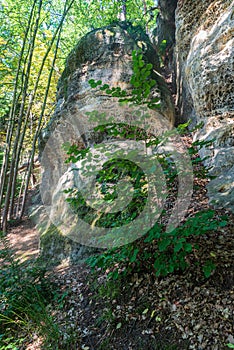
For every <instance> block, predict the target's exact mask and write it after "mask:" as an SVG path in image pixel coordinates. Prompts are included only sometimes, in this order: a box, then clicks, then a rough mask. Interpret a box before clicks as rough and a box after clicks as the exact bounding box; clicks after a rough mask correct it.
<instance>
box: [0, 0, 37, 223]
mask: <svg viewBox="0 0 234 350" xmlns="http://www.w3.org/2000/svg"><path fill="white" fill-rule="evenodd" d="M36 3H37V0H34V3H33V5H32V8H31V12H30V15H29V21H28V25H27V27H26V31H25V35H24V40H23V43H22V48H21V51H20V55H19V62H18V66H17V71H16V78H15V84H14V92H13V98H12V103H11V109H10V113H9V121H8V125H7V134H6V145H5V149H4V156H3V163H2V167H1V173H0V179H1V182H0V208H1V205H2V203H3V197H4V188H5V185H6V179H7V169H8V165H9V156H10V149H11V142H12V135H13V130H14V126H15V114H16V107H17V102H18V99H19V96H20V94H21V92H22V91H20V93H18V84H19V78H20V69H21V65H22V61H23V58H24V51H25V46H26V42H27V38H28V33H29V30H30V27H31V22H32V19H33V13H34V8H35V6H36ZM21 90H22V89H21ZM0 226H1V211H0Z"/></svg>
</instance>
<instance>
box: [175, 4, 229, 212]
mask: <svg viewBox="0 0 234 350" xmlns="http://www.w3.org/2000/svg"><path fill="white" fill-rule="evenodd" d="M233 9H234V2H233V1H232V0H225V1H223V0H215V1H214V0H198V1H190V0H179V1H178V4H177V9H176V13H175V24H176V46H175V60H176V75H177V105H178V107H179V110H180V121H186V120H188V119H192V121H193V124H196V123H200V122H203V123H204V127H203V128H202V129H201V130H200V131H199V132H198V134H197V135H196V137H197V138H200V139H214V145H213V147H212V148H210V149H204V150H203V151H202V152H201V153H202V155H203V156H208V157H209V159H208V160H207V161H206V165H208V166H211V174H213V175H215V176H216V177H217V178H216V179H215V180H212V181H211V182H210V184H209V186H208V189H209V196H210V200H211V202H212V203H213V204H215V205H217V206H221V207H222V206H224V207H228V208H230V209H232V210H234V188H233V185H234V119H233V117H234V96H233V91H234V82H233V69H234V39H233V37H234V36H233V34H234V13H233Z"/></svg>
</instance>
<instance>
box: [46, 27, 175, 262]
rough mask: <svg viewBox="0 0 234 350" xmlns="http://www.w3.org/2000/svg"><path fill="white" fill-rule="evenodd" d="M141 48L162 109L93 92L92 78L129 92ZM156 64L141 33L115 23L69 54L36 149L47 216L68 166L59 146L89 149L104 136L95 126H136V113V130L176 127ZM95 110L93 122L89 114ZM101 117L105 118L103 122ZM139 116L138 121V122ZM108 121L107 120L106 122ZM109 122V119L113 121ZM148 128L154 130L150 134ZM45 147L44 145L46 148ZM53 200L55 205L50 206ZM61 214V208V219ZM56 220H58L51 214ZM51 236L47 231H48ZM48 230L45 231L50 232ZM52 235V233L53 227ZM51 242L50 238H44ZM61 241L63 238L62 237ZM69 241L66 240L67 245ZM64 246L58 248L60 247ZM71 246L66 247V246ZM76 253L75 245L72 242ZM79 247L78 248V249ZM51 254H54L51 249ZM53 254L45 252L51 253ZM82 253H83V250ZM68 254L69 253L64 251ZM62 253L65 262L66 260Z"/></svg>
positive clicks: (99, 30)
mask: <svg viewBox="0 0 234 350" xmlns="http://www.w3.org/2000/svg"><path fill="white" fill-rule="evenodd" d="M139 48H141V49H142V51H143V54H144V60H145V61H146V62H150V63H152V64H153V67H154V73H153V75H152V78H154V79H155V80H156V81H157V85H156V88H155V89H154V90H153V92H152V94H153V95H154V96H158V97H159V98H160V101H161V108H160V110H148V109H147V108H144V109H143V111H142V110H140V108H139V107H136V108H135V110H134V109H132V108H130V109H129V107H127V106H121V107H120V106H119V103H118V99H117V98H114V97H109V96H107V95H106V94H105V93H103V92H102V91H100V90H98V89H97V90H96V91H95V90H94V89H91V87H90V85H89V83H88V81H89V80H90V79H94V80H96V81H97V80H101V81H102V83H107V84H109V85H110V86H111V87H116V86H119V87H121V88H122V89H126V90H128V91H129V89H130V84H129V81H130V78H131V76H132V72H133V69H132V51H133V50H137V49H139ZM159 69H160V68H159V59H158V55H157V52H156V51H155V49H154V47H153V45H152V44H151V43H150V40H149V38H148V37H147V36H146V35H145V34H144V33H143V32H142V30H141V29H139V28H134V27H132V26H131V25H130V24H127V23H120V24H118V23H115V24H113V25H109V26H108V27H105V28H101V29H97V30H94V31H92V32H90V33H88V34H87V35H86V36H85V37H83V38H82V39H81V40H80V42H79V43H78V44H77V46H76V47H75V48H74V50H73V51H72V52H71V54H70V55H69V57H68V59H67V62H66V67H65V70H64V72H63V74H62V77H61V79H60V82H59V84H58V93H57V107H56V111H55V114H54V116H53V117H52V118H51V121H50V122H49V125H48V127H47V128H46V129H45V130H44V131H43V132H42V136H41V140H40V145H41V152H42V158H41V160H42V167H43V175H42V186H41V194H42V200H43V202H44V205H45V208H46V210H47V213H48V214H49V216H50V214H51V213H54V209H55V205H54V203H55V202H56V205H57V206H58V205H59V203H60V199H59V200H57V201H56V198H55V197H56V196H54V194H56V193H57V190H58V187H57V186H58V184H59V183H60V182H61V181H63V179H64V178H63V176H64V174H67V173H66V172H67V170H68V167H69V165H67V164H65V159H66V154H65V153H66V152H65V151H64V149H63V148H62V145H63V144H64V143H66V142H69V143H75V144H79V146H80V148H84V147H90V146H91V147H93V145H94V144H97V143H100V142H103V141H105V140H104V136H103V135H100V134H97V133H95V132H93V128H94V127H95V126H96V125H99V124H108V122H110V120H113V119H114V121H115V122H119V123H120V122H123V123H127V124H128V125H129V124H131V125H133V124H134V123H137V118H139V113H140V114H141V116H142V113H143V115H147V118H148V119H147V120H146V119H145V120H143V119H144V118H143V119H141V118H140V119H141V120H140V124H137V125H139V127H142V128H144V127H147V130H150V131H151V132H154V131H155V132H154V134H155V133H156V134H160V133H161V132H163V131H165V130H168V129H170V128H171V127H172V125H173V124H174V105H173V101H172V97H171V94H170V91H169V90H168V88H167V85H166V83H165V82H164V79H163V78H162V76H161V75H160V73H159ZM93 111H97V113H96V117H95V118H94V119H96V120H94V121H93V122H91V121H90V115H87V112H93ZM104 114H105V116H104V119H103V120H101V118H102V117H103V115H104ZM137 116H138V117H137ZM105 118H107V119H105ZM111 118H112V119H111ZM148 126H151V127H152V128H150V129H148ZM45 144H46V146H45ZM54 201H55V202H54ZM63 215H64V211H63V208H61V217H62V216H63ZM52 216H53V217H56V218H58V216H60V215H52ZM49 231H51V227H50V229H49ZM49 231H48V232H49ZM52 231H53V233H54V229H53V227H52ZM56 235H57V236H56V237H57V238H58V241H59V242H60V243H59V244H61V239H60V238H61V232H60V233H59V231H58V230H57V233H56ZM42 237H43V239H42V240H41V245H42V251H43V245H44V246H45V243H43V242H47V243H46V244H48V241H49V242H51V238H50V239H48V240H46V232H44V233H43V236H42ZM48 237H49V233H48ZM63 239H65V240H66V239H67V238H64V237H63ZM66 242H68V241H66ZM64 244H65V243H63V244H62V246H64ZM67 244H68V245H69V244H70V243H66V244H65V245H66V246H67ZM75 245H76V247H77V251H78V250H79V243H74V246H75ZM80 247H81V246H80ZM51 249H52V250H53V249H55V250H56V248H55V247H54V248H53V247H51ZM51 249H49V248H48V246H47V248H46V249H44V251H45V250H47V252H48V251H51ZM82 249H83V248H82ZM66 251H69V249H66ZM66 254H67V253H66V252H65V253H64V257H65V256H66Z"/></svg>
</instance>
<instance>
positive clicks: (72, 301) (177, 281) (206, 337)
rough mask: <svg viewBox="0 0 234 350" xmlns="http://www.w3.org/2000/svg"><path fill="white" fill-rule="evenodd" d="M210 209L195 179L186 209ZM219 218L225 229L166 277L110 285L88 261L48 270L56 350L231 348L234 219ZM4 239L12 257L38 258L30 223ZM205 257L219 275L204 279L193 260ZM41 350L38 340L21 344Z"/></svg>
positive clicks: (204, 241)
mask: <svg viewBox="0 0 234 350" xmlns="http://www.w3.org/2000/svg"><path fill="white" fill-rule="evenodd" d="M199 181H200V180H199ZM208 207H209V206H208V202H207V197H206V189H205V183H204V184H202V183H201V182H200V187H199V190H197V191H195V192H194V195H193V199H192V203H191V206H190V211H192V212H194V211H195V212H196V211H198V210H200V209H205V208H208ZM219 214H220V215H221V214H225V215H227V216H228V221H229V223H228V225H227V226H226V227H222V228H219V230H218V231H217V232H215V233H211V234H207V235H205V236H204V235H203V236H200V237H197V238H196V239H197V240H199V243H200V249H199V250H198V251H196V252H194V253H193V254H192V256H191V258H190V261H189V263H190V266H189V268H188V269H187V270H186V271H185V272H182V273H179V272H178V273H175V274H171V275H168V276H167V277H164V278H156V277H155V275H154V273H153V272H152V273H149V272H146V273H145V274H144V273H142V274H137V273H134V274H133V275H132V276H131V277H128V278H127V279H122V280H121V281H118V280H117V281H114V282H110V281H108V280H107V271H101V270H98V271H96V273H91V270H90V267H89V266H88V265H86V264H85V263H82V264H78V265H73V266H70V265H69V264H68V263H66V262H65V263H63V264H62V265H59V266H56V267H53V268H52V269H50V270H49V271H48V275H49V277H50V279H51V281H52V282H54V283H55V284H56V286H57V287H56V288H58V290H59V293H61V300H62V301H60V303H58V304H57V305H53V308H54V309H53V317H54V320H55V322H56V323H57V324H58V325H59V327H60V330H61V334H62V335H61V337H62V340H61V345H60V347H58V349H61V350H63V349H64V350H65V349H68V347H66V346H65V345H63V344H65V340H66V338H69V337H70V338H71V337H73V341H72V342H71V343H70V346H69V349H71V350H72V349H76V350H82V349H83V350H99V349H100V350H101V349H113V350H131V349H132V350H142V349H144V350H156V349H158V350H164V349H165V350H166V349H168V350H172V349H174V350H176V349H178V350H183V349H196V350H206V349H208V350H222V349H228V346H227V344H234V270H233V261H234V249H233V248H234V242H233V233H234V217H233V215H232V214H231V213H230V212H228V211H226V210H220V211H219ZM8 238H9V240H10V242H11V244H12V247H13V249H14V250H15V254H16V256H17V257H19V258H20V259H21V260H25V259H32V260H33V259H36V257H37V256H38V254H39V249H38V241H39V235H38V232H37V229H36V228H35V227H34V226H33V224H32V222H31V221H30V220H29V219H28V218H25V219H24V220H23V221H22V222H21V223H20V224H19V225H17V226H15V227H11V228H10V230H9V233H8ZM210 256H212V258H213V259H214V261H215V265H216V270H215V271H214V272H213V273H212V274H211V276H210V277H209V278H205V277H204V274H203V272H202V270H201V268H200V266H199V265H198V264H197V261H199V262H202V261H205V260H206V259H207V257H210ZM229 346H230V345H229ZM42 348H43V347H42V339H41V338H39V337H37V336H35V339H34V340H32V341H31V342H29V343H28V344H25V347H22V349H26V350H39V349H42ZM43 349H44V348H43Z"/></svg>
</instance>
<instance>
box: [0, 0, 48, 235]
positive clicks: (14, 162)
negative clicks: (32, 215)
mask: <svg viewBox="0 0 234 350" xmlns="http://www.w3.org/2000/svg"><path fill="white" fill-rule="evenodd" d="M41 8H42V0H39V4H38V10H37V15H36V22H35V25H34V29H33V36H32V39H31V43H30V47H29V58H28V62H27V68H26V76H25V80H24V87H23V93H22V101H21V106H20V111H19V116H18V127H17V131H16V136H15V142H14V147H13V150H12V160H11V167H10V172H9V177H8V183H7V190H6V195H5V205H4V210H3V216H2V227H3V231H4V232H6V229H7V219H8V212H9V203H10V197H11V194H12V192H11V189H12V187H15V184H13V183H12V181H13V179H14V172H15V169H16V168H18V162H19V158H18V157H17V148H18V141H19V137H20V131H21V126H22V122H23V116H24V109H25V103H26V98H27V89H28V83H29V76H30V71H31V64H32V57H33V52H34V46H35V40H36V35H37V31H38V27H39V20H40V15H41Z"/></svg>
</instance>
